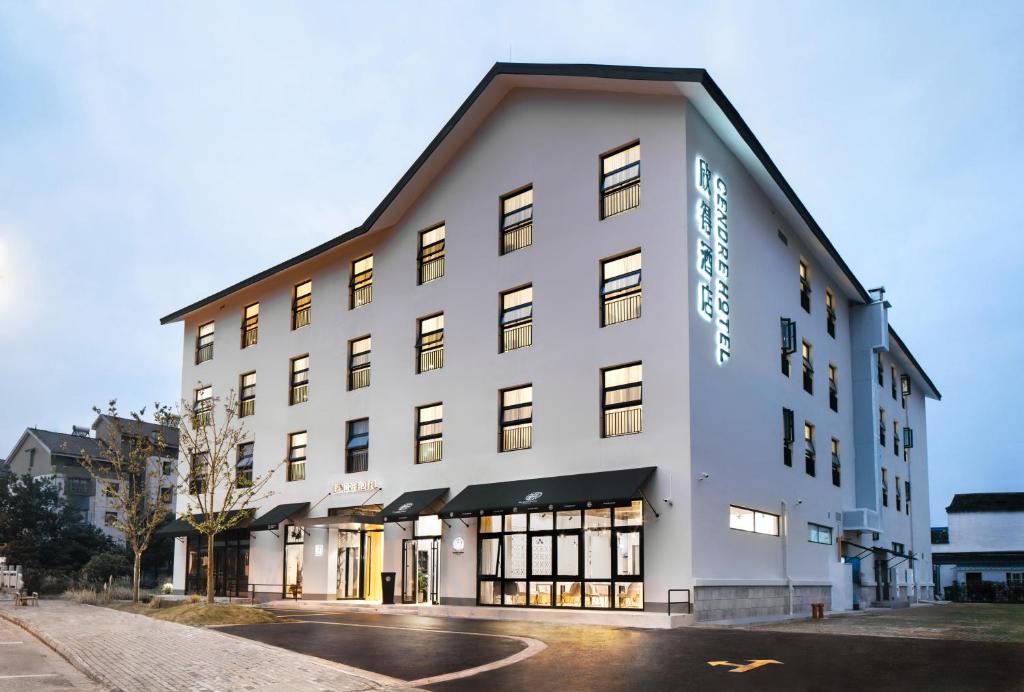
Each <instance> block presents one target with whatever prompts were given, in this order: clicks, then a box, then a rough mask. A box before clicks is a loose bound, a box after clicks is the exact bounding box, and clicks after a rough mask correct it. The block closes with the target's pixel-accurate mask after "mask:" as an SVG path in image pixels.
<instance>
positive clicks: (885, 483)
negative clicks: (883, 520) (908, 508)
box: [882, 469, 889, 507]
mask: <svg viewBox="0 0 1024 692" xmlns="http://www.w3.org/2000/svg"><path fill="white" fill-rule="evenodd" d="M882 506H883V507H888V506H889V474H888V472H887V471H886V470H885V469H882Z"/></svg>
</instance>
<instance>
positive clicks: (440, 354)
mask: <svg viewBox="0 0 1024 692" xmlns="http://www.w3.org/2000/svg"><path fill="white" fill-rule="evenodd" d="M443 366H444V346H440V347H438V348H432V349H430V350H429V351H420V357H419V372H427V371H428V370H439V369H441V367H443Z"/></svg>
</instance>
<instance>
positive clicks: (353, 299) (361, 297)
mask: <svg viewBox="0 0 1024 692" xmlns="http://www.w3.org/2000/svg"><path fill="white" fill-rule="evenodd" d="M371 301H373V255H367V256H366V257H364V258H362V259H357V260H356V261H355V262H353V263H352V278H351V279H350V280H349V284H348V309H349V310H355V309H356V308H358V307H362V306H364V305H367V304H368V303H370V302H371Z"/></svg>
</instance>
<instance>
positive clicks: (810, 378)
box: [800, 340, 814, 396]
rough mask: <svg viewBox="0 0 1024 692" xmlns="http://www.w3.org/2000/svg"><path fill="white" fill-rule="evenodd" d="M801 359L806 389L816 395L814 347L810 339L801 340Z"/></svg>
mask: <svg viewBox="0 0 1024 692" xmlns="http://www.w3.org/2000/svg"><path fill="white" fill-rule="evenodd" d="M800 361H801V366H802V373H803V388H804V391H805V392H807V393H808V394H810V395H811V396H814V347H813V346H812V345H811V343H810V342H809V341H806V340H804V341H801V342H800Z"/></svg>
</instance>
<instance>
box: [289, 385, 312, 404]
mask: <svg viewBox="0 0 1024 692" xmlns="http://www.w3.org/2000/svg"><path fill="white" fill-rule="evenodd" d="M306 401H309V385H308V384H299V385H295V386H294V387H292V398H291V403H292V404H302V403H305V402H306Z"/></svg>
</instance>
